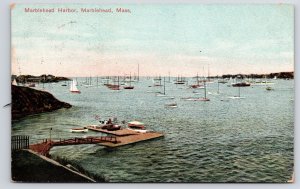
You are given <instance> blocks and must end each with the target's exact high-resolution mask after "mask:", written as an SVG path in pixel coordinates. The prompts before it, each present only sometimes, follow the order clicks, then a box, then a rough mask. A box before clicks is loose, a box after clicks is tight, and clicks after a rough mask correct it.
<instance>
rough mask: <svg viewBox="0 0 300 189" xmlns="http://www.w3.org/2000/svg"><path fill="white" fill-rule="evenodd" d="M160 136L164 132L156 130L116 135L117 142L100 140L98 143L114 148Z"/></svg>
mask: <svg viewBox="0 0 300 189" xmlns="http://www.w3.org/2000/svg"><path fill="white" fill-rule="evenodd" d="M160 137H164V134H163V133H158V132H148V133H138V134H134V135H127V136H120V137H116V138H117V141H118V142H117V143H110V142H101V143H99V144H100V145H103V146H106V147H110V148H115V147H120V146H125V145H128V144H133V143H137V142H142V141H146V140H151V139H155V138H160Z"/></svg>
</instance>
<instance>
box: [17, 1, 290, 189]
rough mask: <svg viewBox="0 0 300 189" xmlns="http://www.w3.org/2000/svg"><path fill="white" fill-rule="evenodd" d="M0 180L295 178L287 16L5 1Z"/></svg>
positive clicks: (280, 8)
mask: <svg viewBox="0 0 300 189" xmlns="http://www.w3.org/2000/svg"><path fill="white" fill-rule="evenodd" d="M11 82H12V85H11V87H12V88H11V89H12V112H11V113H12V125H11V134H12V136H11V151H12V153H11V156H12V158H11V159H12V162H11V164H12V171H11V175H12V176H11V179H12V181H13V182H68V183H70V182H99V183H103V182H109V183H170V182H177V183H232V182H234V183H287V182H294V98H295V96H294V7H293V6H292V5H287V4H264V5H251V4H247V5H243V4H240V5H226V4H224V5H217V4H215V5H212V4H207V5H201V4H168V5H146V4H143V5H101V4H12V5H11Z"/></svg>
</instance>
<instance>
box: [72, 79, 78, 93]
mask: <svg viewBox="0 0 300 189" xmlns="http://www.w3.org/2000/svg"><path fill="white" fill-rule="evenodd" d="M70 92H71V93H81V92H80V91H79V90H78V88H77V81H76V80H75V79H73V80H72V83H71V86H70Z"/></svg>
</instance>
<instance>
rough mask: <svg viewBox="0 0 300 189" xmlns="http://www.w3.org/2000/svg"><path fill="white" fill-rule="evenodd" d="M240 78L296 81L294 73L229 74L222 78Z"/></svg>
mask: <svg viewBox="0 0 300 189" xmlns="http://www.w3.org/2000/svg"><path fill="white" fill-rule="evenodd" d="M237 76H240V77H241V78H253V79H263V78H267V79H273V78H274V77H276V78H277V79H294V72H278V73H270V74H235V75H232V74H227V75H222V76H221V77H222V78H236V77H237Z"/></svg>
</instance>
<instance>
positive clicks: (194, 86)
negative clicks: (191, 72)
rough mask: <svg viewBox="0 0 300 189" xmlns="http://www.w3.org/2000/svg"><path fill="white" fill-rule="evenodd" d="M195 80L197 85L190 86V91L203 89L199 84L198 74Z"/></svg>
mask: <svg viewBox="0 0 300 189" xmlns="http://www.w3.org/2000/svg"><path fill="white" fill-rule="evenodd" d="M196 79H197V83H196V84H193V85H190V88H192V89H204V86H203V85H200V83H199V76H198V74H197V76H196Z"/></svg>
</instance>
